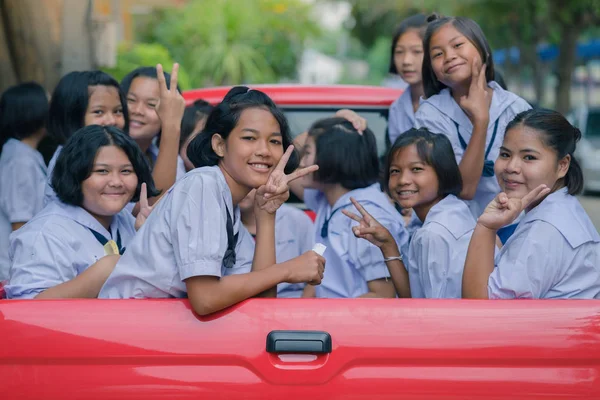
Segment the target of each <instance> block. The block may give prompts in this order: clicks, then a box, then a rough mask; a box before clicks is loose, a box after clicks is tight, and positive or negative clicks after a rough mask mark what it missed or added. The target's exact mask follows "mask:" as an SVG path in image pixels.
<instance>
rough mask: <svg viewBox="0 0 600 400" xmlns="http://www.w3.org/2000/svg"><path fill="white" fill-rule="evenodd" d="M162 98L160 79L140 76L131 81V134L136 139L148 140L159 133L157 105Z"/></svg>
mask: <svg viewBox="0 0 600 400" xmlns="http://www.w3.org/2000/svg"><path fill="white" fill-rule="evenodd" d="M159 99H160V88H159V86H158V81H157V80H156V79H153V78H149V77H145V76H138V77H137V78H135V79H134V80H133V81H132V82H131V86H130V87H129V92H128V93H127V108H128V110H129V119H130V121H129V135H130V136H131V137H132V138H133V139H134V140H136V141H141V142H147V143H148V144H149V143H150V141H151V140H152V139H153V138H154V137H155V136H156V135H158V132H160V128H161V123H160V118H159V117H158V114H157V113H156V106H157V104H158V100H159Z"/></svg>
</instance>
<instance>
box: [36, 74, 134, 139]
mask: <svg viewBox="0 0 600 400" xmlns="http://www.w3.org/2000/svg"><path fill="white" fill-rule="evenodd" d="M90 86H112V87H114V88H116V89H117V91H118V93H119V100H120V101H121V106H122V108H123V118H124V119H125V132H127V130H128V129H129V114H128V113H127V100H126V99H125V95H124V94H123V91H121V88H120V86H119V83H118V82H117V81H116V80H115V79H114V78H113V77H112V76H110V75H108V74H107V73H106V72H102V71H74V72H70V73H68V74H67V75H65V76H63V77H62V79H61V80H60V81H59V82H58V86H56V89H54V93H52V99H51V101H50V112H49V116H48V135H49V136H50V137H51V138H52V139H54V141H55V142H56V143H58V144H64V143H65V142H66V141H67V139H69V138H70V137H71V135H73V134H74V133H75V132H76V131H78V130H79V129H81V128H83V127H84V125H85V122H84V121H85V111H86V110H87V107H88V103H89V99H90V91H89V88H90Z"/></svg>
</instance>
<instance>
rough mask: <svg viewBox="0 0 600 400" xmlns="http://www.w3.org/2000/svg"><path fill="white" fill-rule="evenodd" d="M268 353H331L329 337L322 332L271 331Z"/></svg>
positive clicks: (268, 340) (268, 338)
mask: <svg viewBox="0 0 600 400" xmlns="http://www.w3.org/2000/svg"><path fill="white" fill-rule="evenodd" d="M267 352H268V353H296V354H298V353H310V354H324V353H331V335H329V333H327V332H323V331H271V332H269V334H268V335H267Z"/></svg>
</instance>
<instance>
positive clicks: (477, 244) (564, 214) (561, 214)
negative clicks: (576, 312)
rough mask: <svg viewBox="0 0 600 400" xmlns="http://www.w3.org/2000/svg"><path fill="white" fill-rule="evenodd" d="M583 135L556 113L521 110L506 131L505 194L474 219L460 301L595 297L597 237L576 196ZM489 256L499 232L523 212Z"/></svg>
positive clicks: (598, 294)
mask: <svg viewBox="0 0 600 400" xmlns="http://www.w3.org/2000/svg"><path fill="white" fill-rule="evenodd" d="M580 138H581V132H579V130H578V129H577V128H574V127H573V126H572V125H571V124H570V123H569V122H568V121H567V120H566V119H565V118H564V117H563V116H562V115H561V114H559V113H557V112H555V111H550V110H544V109H535V110H530V111H526V112H523V113H521V114H519V115H517V117H516V118H515V119H514V120H513V121H512V122H511V123H510V124H509V125H508V127H507V128H506V135H505V137H504V142H503V144H502V147H501V148H500V155H499V157H498V159H497V160H496V164H495V171H496V176H497V177H498V182H499V184H500V186H501V188H502V193H500V194H499V195H498V196H496V198H495V199H494V200H493V201H491V202H490V204H489V205H488V206H487V208H486V209H485V211H484V213H483V214H482V215H481V216H480V217H479V219H478V221H477V227H476V228H475V232H474V233H473V237H472V238H471V243H470V245H469V251H468V254H467V260H466V263H465V271H464V276H463V297H465V298H483V299H488V298H489V299H513V298H535V299H567V298H577V299H597V298H600V235H599V234H598V231H597V230H596V228H595V227H594V225H593V224H592V222H591V221H590V218H589V217H588V215H587V214H586V212H585V211H584V209H583V207H582V206H581V204H580V203H579V201H578V200H577V198H576V197H575V195H577V194H579V193H580V192H581V190H582V188H583V175H582V171H581V167H580V166H579V163H578V162H577V160H576V159H575V157H574V153H575V147H576V143H577V141H578V140H579V139H580ZM523 210H525V211H526V214H525V216H524V217H523V219H522V220H521V221H520V222H519V224H518V225H517V229H516V230H515V232H514V234H513V235H512V236H511V237H510V238H509V239H508V241H507V242H506V243H505V245H504V246H503V247H502V250H501V251H500V252H499V253H498V255H497V256H496V257H495V258H494V241H495V235H496V231H497V230H498V228H500V227H502V226H506V225H508V224H510V223H512V222H513V221H514V219H515V218H516V217H517V216H518V215H519V214H520V213H521V212H522V211H523Z"/></svg>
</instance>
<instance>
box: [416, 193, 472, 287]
mask: <svg viewBox="0 0 600 400" xmlns="http://www.w3.org/2000/svg"><path fill="white" fill-rule="evenodd" d="M476 223H477V221H475V217H473V215H472V214H471V211H470V210H469V207H468V206H467V205H466V204H465V202H463V201H462V200H460V199H458V198H457V197H456V196H454V195H448V196H446V197H445V198H443V199H442V200H440V202H439V203H437V204H436V205H434V206H433V207H432V208H431V210H429V213H428V214H427V217H426V218H425V222H424V223H423V226H422V227H421V228H419V229H418V230H417V231H416V232H415V234H414V235H413V237H412V239H411V242H410V247H409V251H408V263H407V264H406V265H407V269H408V278H409V281H410V293H411V296H412V297H414V298H438V299H460V298H461V297H462V275H463V270H464V267H465V259H466V258H467V250H468V248H469V242H470V241H471V235H472V234H473V230H474V229H475V224H476Z"/></svg>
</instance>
